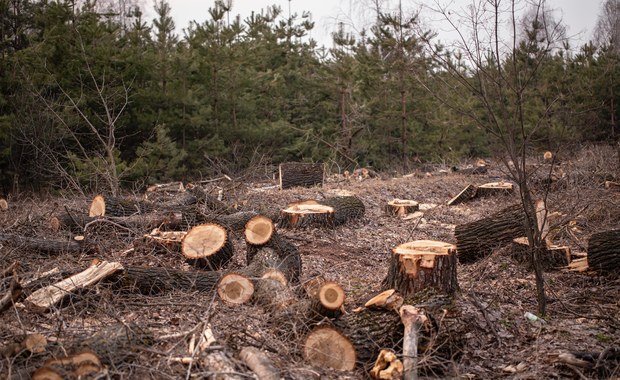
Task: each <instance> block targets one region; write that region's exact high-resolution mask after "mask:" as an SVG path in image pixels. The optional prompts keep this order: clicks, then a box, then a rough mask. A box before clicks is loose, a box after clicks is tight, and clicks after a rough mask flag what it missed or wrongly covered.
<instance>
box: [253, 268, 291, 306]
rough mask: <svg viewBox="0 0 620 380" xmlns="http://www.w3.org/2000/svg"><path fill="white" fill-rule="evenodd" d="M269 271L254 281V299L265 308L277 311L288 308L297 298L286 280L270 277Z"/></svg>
mask: <svg viewBox="0 0 620 380" xmlns="http://www.w3.org/2000/svg"><path fill="white" fill-rule="evenodd" d="M271 273H272V272H270V273H266V274H265V275H264V276H263V277H261V278H259V279H257V280H256V281H255V289H256V291H255V292H254V300H255V302H256V303H257V304H259V305H261V306H262V307H263V308H265V309H266V310H268V311H270V312H274V313H277V312H280V311H282V310H286V309H288V308H289V307H291V306H292V305H294V304H296V303H297V302H299V300H298V299H297V297H296V296H295V293H293V291H292V289H291V288H290V287H289V286H288V284H287V283H286V282H282V281H281V280H279V279H277V278H274V277H277V276H274V277H272V274H271ZM280 277H282V276H280Z"/></svg>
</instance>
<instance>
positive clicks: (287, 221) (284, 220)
mask: <svg viewBox="0 0 620 380" xmlns="http://www.w3.org/2000/svg"><path fill="white" fill-rule="evenodd" d="M334 220H335V219H334V208H333V207H330V206H325V205H322V204H298V205H293V206H289V207H287V208H285V209H284V210H282V211H281V213H280V227H281V228H304V227H333V226H334V225H335V222H334Z"/></svg>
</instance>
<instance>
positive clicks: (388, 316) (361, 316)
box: [332, 308, 403, 370]
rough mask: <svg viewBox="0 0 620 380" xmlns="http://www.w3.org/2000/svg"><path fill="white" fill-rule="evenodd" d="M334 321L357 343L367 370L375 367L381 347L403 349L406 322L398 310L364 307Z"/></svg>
mask: <svg viewBox="0 0 620 380" xmlns="http://www.w3.org/2000/svg"><path fill="white" fill-rule="evenodd" d="M332 323H333V324H334V326H335V327H336V328H337V329H338V330H339V331H341V332H342V335H344V336H346V337H347V338H348V339H349V340H350V341H351V343H353V346H354V347H355V352H356V354H357V361H358V363H361V364H362V365H363V366H364V368H365V369H367V370H370V368H372V366H373V364H374V362H375V359H376V358H377V356H378V355H379V352H380V351H381V349H386V348H387V349H393V350H394V351H400V349H399V347H400V343H401V342H402V338H403V326H402V323H401V322H400V317H399V315H398V313H395V312H393V311H385V310H371V309H366V308H362V309H361V310H360V311H359V312H357V313H348V314H344V315H342V316H341V317H340V318H338V319H336V320H334V321H333V322H332Z"/></svg>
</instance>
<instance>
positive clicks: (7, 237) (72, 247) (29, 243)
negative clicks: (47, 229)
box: [0, 234, 97, 254]
mask: <svg viewBox="0 0 620 380" xmlns="http://www.w3.org/2000/svg"><path fill="white" fill-rule="evenodd" d="M81 238H82V239H80V238H78V237H77V236H76V237H75V238H74V239H73V240H48V239H38V238H32V237H25V236H20V235H14V234H0V242H6V243H8V244H11V245H13V246H17V247H20V248H22V249H25V250H33V251H37V252H41V253H45V254H60V253H71V254H76V253H85V252H96V251H97V247H95V246H93V245H91V244H89V243H88V242H86V241H84V240H83V237H81Z"/></svg>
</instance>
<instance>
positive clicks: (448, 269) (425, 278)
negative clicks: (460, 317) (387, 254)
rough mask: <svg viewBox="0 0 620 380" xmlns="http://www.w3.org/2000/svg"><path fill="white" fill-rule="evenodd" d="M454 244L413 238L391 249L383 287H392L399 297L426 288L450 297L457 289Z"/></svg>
mask: <svg viewBox="0 0 620 380" xmlns="http://www.w3.org/2000/svg"><path fill="white" fill-rule="evenodd" d="M456 265H457V258H456V249H455V247H454V245H452V244H449V243H444V242H440V241H433V240H417V241H413V242H409V243H404V244H401V245H399V246H397V247H395V248H393V249H392V258H391V262H390V268H389V270H388V275H387V277H386V278H385V280H384V281H383V286H384V288H386V289H396V291H398V292H399V293H400V294H401V295H402V296H403V297H405V298H406V297H407V296H410V295H414V294H416V293H417V292H421V291H423V290H425V289H428V288H433V289H436V290H439V291H440V292H441V293H443V294H446V295H449V296H452V295H453V294H454V293H455V292H456V290H457V289H458V282H457V279H456Z"/></svg>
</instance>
